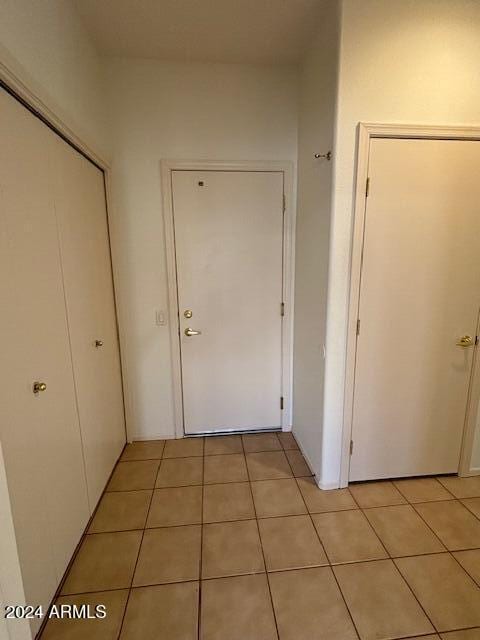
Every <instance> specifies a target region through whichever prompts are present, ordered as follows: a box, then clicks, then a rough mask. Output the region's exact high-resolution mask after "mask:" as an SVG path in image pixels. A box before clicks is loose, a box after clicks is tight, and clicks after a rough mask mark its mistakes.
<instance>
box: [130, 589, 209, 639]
mask: <svg viewBox="0 0 480 640" xmlns="http://www.w3.org/2000/svg"><path fill="white" fill-rule="evenodd" d="M198 593H199V586H198V582H183V583H179V584H164V585H160V586H155V587H140V588H138V589H133V590H132V593H131V595H130V599H129V601H128V606H127V612H126V614H125V621H124V623H123V628H122V633H121V635H120V640H197V629H198Z"/></svg>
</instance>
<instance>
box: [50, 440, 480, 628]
mask: <svg viewBox="0 0 480 640" xmlns="http://www.w3.org/2000/svg"><path fill="white" fill-rule="evenodd" d="M479 585H480V478H479V477H476V478H457V477H443V478H439V479H438V480H437V479H433V478H425V479H419V480H416V479H413V480H400V481H396V482H372V483H364V484H356V485H355V484H354V485H351V487H350V489H340V490H333V491H321V490H320V489H318V488H317V487H316V485H315V484H314V482H313V479H312V478H311V477H310V472H309V469H308V467H307V465H306V463H305V461H304V459H303V457H302V455H301V453H300V451H299V450H298V447H297V444H296V442H295V440H294V438H293V436H292V435H291V434H288V433H279V434H274V433H268V434H258V435H244V436H242V437H241V436H219V437H214V438H213V437H212V438H205V439H204V438H195V439H183V440H167V441H166V442H163V441H151V442H137V443H133V444H129V445H127V446H126V448H125V450H124V452H123V455H122V457H121V460H120V462H119V463H118V464H117V466H116V468H115V470H114V473H113V475H112V478H111V480H110V483H109V485H108V487H107V492H106V493H105V494H104V496H103V498H102V500H101V502H100V504H99V507H98V509H97V511H96V513H95V514H94V517H93V520H92V522H91V524H90V526H89V529H88V535H86V536H85V537H84V538H83V541H82V544H81V547H80V549H79V551H78V553H77V556H76V558H75V560H74V562H73V564H72V566H71V568H70V571H69V573H68V575H67V577H66V580H65V581H64V583H63V586H62V589H61V596H60V597H59V598H58V599H57V601H56V602H57V604H77V605H81V604H90V606H91V607H95V605H98V604H104V605H106V608H107V616H106V618H105V620H67V619H63V620H50V622H49V623H48V624H47V626H46V628H45V630H44V632H43V634H42V639H43V640H55V639H62V640H70V639H71V640H73V639H75V640H77V639H80V638H88V639H89V640H97V639H98V640H100V639H102V640H113V639H116V638H121V639H122V640H140V639H141V640H153V639H166V640H167V639H168V640H180V639H181V640H193V639H195V638H201V639H202V640H224V639H227V638H228V640H270V639H271V640H275V639H276V638H280V640H307V639H309V638H312V637H319V636H318V633H319V630H322V635H321V637H322V638H325V640H350V639H352V640H355V638H358V637H359V638H360V639H361V640H374V639H387V638H395V639H397V638H406V637H409V638H411V637H418V636H422V637H423V638H425V640H433V639H434V638H437V639H438V638H439V637H440V638H442V639H444V640H478V639H479V638H480V587H479ZM92 610H93V609H92ZM462 629H464V630H465V631H458V630H462ZM436 632H439V633H440V634H441V635H440V636H439V635H436Z"/></svg>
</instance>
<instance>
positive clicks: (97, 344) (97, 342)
mask: <svg viewBox="0 0 480 640" xmlns="http://www.w3.org/2000/svg"><path fill="white" fill-rule="evenodd" d="M95 346H96V347H97V349H98V347H103V340H95Z"/></svg>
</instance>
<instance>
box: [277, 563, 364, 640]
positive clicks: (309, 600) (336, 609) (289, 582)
mask: <svg viewBox="0 0 480 640" xmlns="http://www.w3.org/2000/svg"><path fill="white" fill-rule="evenodd" d="M269 579H270V588H271V590H272V598H273V606H274V609H275V616H276V619H277V624H278V631H279V635H280V638H281V640H313V639H316V638H318V639H320V638H321V640H357V634H356V633H355V629H354V627H353V624H352V621H351V618H350V616H349V614H348V610H347V607H346V606H345V602H344V601H343V598H342V595H341V593H340V591H339V589H338V586H337V583H336V582H335V578H334V577H333V574H332V570H331V569H330V568H328V567H322V568H315V569H299V570H295V571H279V572H277V573H272V574H270V578H269Z"/></svg>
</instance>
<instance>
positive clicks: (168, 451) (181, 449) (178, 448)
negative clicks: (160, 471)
mask: <svg viewBox="0 0 480 640" xmlns="http://www.w3.org/2000/svg"><path fill="white" fill-rule="evenodd" d="M194 456H203V438H179V439H178V440H167V441H166V442H165V449H164V450H163V457H164V458H190V457H194Z"/></svg>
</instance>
